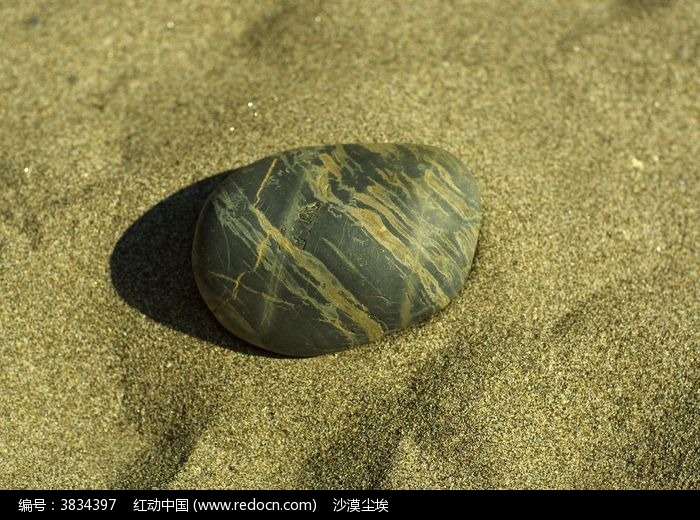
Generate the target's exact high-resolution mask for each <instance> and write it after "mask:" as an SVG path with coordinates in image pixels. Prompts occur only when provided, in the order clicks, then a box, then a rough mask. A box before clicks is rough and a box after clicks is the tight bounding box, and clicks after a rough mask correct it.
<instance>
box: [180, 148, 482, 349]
mask: <svg viewBox="0 0 700 520" xmlns="http://www.w3.org/2000/svg"><path fill="white" fill-rule="evenodd" d="M480 221H481V210H480V201H479V190H478V187H477V185H476V182H475V180H474V178H473V177H472V175H471V173H470V172H469V170H468V169H467V168H466V167H465V166H464V164H463V163H462V162H461V161H460V160H459V159H457V158H456V157H454V156H453V155H451V154H449V153H448V152H446V151H443V150H440V149H438V148H433V147H429V146H421V145H403V144H375V145H360V144H349V145H332V146H316V147H309V148H301V149H297V150H291V151H288V152H283V153H280V154H277V155H273V156H270V157H267V158H265V159H262V160H260V161H258V162H256V163H253V164H251V165H249V166H246V167H244V168H241V169H239V170H236V171H234V172H233V173H231V174H230V175H229V176H228V177H227V178H226V179H225V180H224V181H223V182H222V183H221V184H220V185H219V186H218V187H217V188H216V189H215V190H214V192H213V193H212V194H211V196H210V197H209V199H208V200H207V202H206V203H205V205H204V207H203V209H202V212H201V214H200V218H199V222H198V224H197V230H196V233H195V238H194V244H193V251H192V261H193V267H194V274H195V279H196V281H197V285H198V287H199V290H200V292H201V293H202V296H203V297H204V300H205V301H206V302H207V304H208V306H209V308H210V309H211V310H212V311H213V312H214V314H215V316H216V317H217V318H218V320H219V321H220V322H221V323H222V324H223V325H224V326H225V327H226V328H227V329H229V330H230V331H232V332H233V333H234V334H236V335H237V336H239V337H241V338H242V339H244V340H246V341H248V342H250V343H252V344H254V345H257V346H259V347H262V348H265V349H268V350H271V351H274V352H278V353H281V354H286V355H291V356H313V355H318V354H324V353H328V352H335V351H339V350H343V349H346V348H349V347H351V346H354V345H361V344H364V343H368V342H371V341H374V340H377V339H379V338H381V337H382V336H384V335H385V334H388V333H391V332H394V331H397V330H400V329H403V328H405V327H408V326H409V325H411V324H414V323H416V322H418V321H420V320H422V319H424V318H426V317H428V316H430V315H432V314H433V313H435V312H437V311H438V310H440V309H442V308H443V307H444V306H445V305H447V304H448V303H449V302H450V300H451V299H452V298H454V297H455V295H456V294H457V293H458V292H459V291H460V290H461V289H462V287H463V286H464V283H465V280H466V278H467V274H468V273H469V269H470V266H471V263H472V257H473V255H474V250H475V247H476V241H477V235H478V231H479V225H480Z"/></svg>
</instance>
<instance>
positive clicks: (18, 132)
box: [0, 0, 700, 488]
mask: <svg viewBox="0 0 700 520" xmlns="http://www.w3.org/2000/svg"><path fill="white" fill-rule="evenodd" d="M232 4H233V5H232ZM0 34H2V35H3V38H2V39H3V45H2V48H1V49H0V93H1V95H0V116H1V117H2V120H3V121H4V122H5V124H4V125H2V127H0V295H1V296H2V297H1V298H0V356H1V358H0V361H1V363H2V369H1V371H0V382H1V384H2V394H1V395H0V414H1V415H2V417H4V420H3V421H1V422H0V487H10V488H20V487H39V488H75V487H80V488H83V487H98V488H102V487H108V488H122V487H129V488H144V487H156V488H185V487H187V488H189V487H199V488H212V487H213V488H218V487H222V488H280V487H283V488H328V487H341V488H350V487H352V488H370V487H376V488H385V487H389V488H406V487H407V488H472V487H477V488H480V487H488V488H491V487H506V488H508V487H554V488H557V487H613V488H617V487H621V488H627V487H642V488H646V487H653V488H656V487H663V488H666V487H683V488H697V487H700V398H699V392H700V347H699V346H698V345H700V334H699V333H698V330H699V329H700V298H699V293H698V286H697V283H698V279H699V278H700V256H699V255H698V249H697V244H698V239H699V238H700V237H699V236H698V235H699V230H700V226H699V225H698V224H699V222H698V220H699V218H698V202H697V201H698V200H700V171H699V168H698V157H700V101H699V100H700V87H699V86H698V80H697V70H698V63H699V62H700V55H699V52H700V36H699V35H700V3H698V2H693V1H680V0H676V1H672V0H669V1H643V0H639V1H635V0H627V1H620V0H610V1H597V0H596V1H594V0H590V1H587V0H580V1H575V2H570V1H558V2H555V1H544V0H543V1H533V2H516V1H494V2H482V1H461V2H427V1H426V2H422V1H418V2H415V3H412V4H411V8H408V7H407V5H404V4H402V3H400V4H394V3H390V2H371V1H364V2H356V1H341V2H330V1H329V2H325V1H308V2H294V3H286V2H270V1H261V0H255V1H243V2H235V3H231V2H223V1H222V2H182V3H173V2H165V1H152V2H134V3H133V5H132V4H131V3H129V5H128V6H123V3H122V2H87V1H85V2H74V3H72V4H70V5H69V4H68V3H63V2H49V1H46V2H43V1H35V2H10V3H5V4H3V5H2V6H0ZM337 142H417V143H425V144H428V145H434V146H439V147H441V148H444V149H445V150H448V151H450V152H451V153H453V154H455V155H456V156H458V157H459V158H460V159H462V160H463V161H464V162H465V163H466V164H467V165H468V166H469V167H470V169H471V170H472V171H473V172H474V175H475V177H476V179H477V181H478V182H479V184H480V188H481V195H482V211H483V223H482V228H481V235H480V238H479V244H478V247H477V252H476V257H475V263H474V268H473V270H472V273H471V274H470V276H469V279H468V281H467V285H466V287H465V289H464V290H463V291H462V292H461V293H460V294H459V296H458V297H457V298H456V299H455V301H454V302H453V303H452V304H450V305H449V306H448V307H447V308H446V309H445V310H444V311H442V312H440V313H438V314H437V315H436V316H434V317H433V318H431V319H430V320H428V321H426V322H424V323H422V324H420V325H419V326H417V327H413V328H411V329H409V330H407V331H404V332H401V333H398V334H395V335H392V336H390V337H388V338H386V339H384V340H382V341H380V342H378V343H374V344H371V345H369V346H365V347H361V348H357V349H354V350H350V351H347V352H343V353H339V354H333V355H328V356H322V357H317V358H312V359H288V358H284V357H278V356H273V355H268V354H265V353H264V352H262V351H260V350H258V349H256V348H254V347H252V346H250V345H247V344H245V343H243V342H242V341H240V340H237V339H236V338H234V337H232V336H231V335H229V334H228V333H227V332H226V331H225V330H224V329H223V328H222V327H221V326H219V325H218V324H217V322H216V320H215V319H214V318H213V317H212V316H210V314H209V313H208V311H207V309H206V306H205V305H204V303H203V302H202V301H201V299H200V297H199V295H198V294H197V291H196V287H195V285H194V282H193V279H192V277H191V272H190V258H189V255H190V242H191V231H192V230H193V227H194V219H195V218H196V215H197V211H198V207H199V205H200V204H201V203H202V202H203V200H204V198H205V197H206V194H207V193H208V192H209V190H211V189H212V188H213V187H214V186H215V185H216V183H217V182H218V181H219V180H220V179H221V178H222V175H223V174H222V172H227V171H229V170H231V169H233V168H237V167H240V166H243V165H246V164H249V163H251V162H253V161H254V160H256V159H259V158H262V157H265V156H267V155H270V154H272V153H275V152H278V151H280V150H284V149H289V148H294V147H299V146H309V145H316V144H323V143H337Z"/></svg>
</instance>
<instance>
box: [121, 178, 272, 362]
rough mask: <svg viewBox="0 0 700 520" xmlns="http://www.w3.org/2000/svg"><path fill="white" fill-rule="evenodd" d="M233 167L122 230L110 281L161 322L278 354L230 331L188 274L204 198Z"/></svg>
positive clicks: (180, 193) (204, 336) (242, 348)
mask: <svg viewBox="0 0 700 520" xmlns="http://www.w3.org/2000/svg"><path fill="white" fill-rule="evenodd" d="M231 173H232V171H226V172H222V173H219V174H217V175H214V176H212V177H209V178H207V179H204V180H201V181H198V182H196V183H194V184H191V185H190V186H187V187H186V188H183V189H181V190H180V191H178V192H176V193H174V194H173V195H170V196H169V197H167V198H166V199H164V200H162V201H161V202H159V203H158V204H156V205H155V206H153V207H152V208H151V209H149V210H148V211H147V212H146V213H144V214H143V215H142V216H141V217H139V218H138V219H137V220H136V221H135V222H134V223H133V224H132V225H131V226H129V228H128V229H127V230H126V231H125V232H124V234H123V235H122V236H121V238H120V239H119V241H118V242H117V244H116V245H115V247H114V250H113V251H112V255H111V257H110V271H111V278H112V284H113V285H114V288H115V289H116V290H117V293H118V294H119V296H121V297H122V298H123V299H124V301H126V302H127V303H128V304H129V305H131V306H132V307H134V308H136V309H138V310H139V311H140V312H142V313H143V314H145V315H146V316H148V317H149V318H151V319H152V320H155V321H157V322H159V323H162V324H164V325H167V326H168V327H170V328H172V329H174V330H178V331H181V332H184V333H185V334H188V335H190V336H193V337H196V338H199V339H203V340H205V341H208V342H210V343H214V344H216V345H219V346H223V347H226V348H230V349H233V350H238V351H241V352H245V353H248V354H255V355H264V356H272V357H278V356H276V355H273V354H268V353H267V352H265V351H263V350H262V349H259V348H257V347H254V346H253V345H250V344H248V343H246V342H244V341H243V340H241V339H239V338H237V337H235V336H234V335H233V334H231V333H230V332H228V331H227V330H226V329H225V328H224V327H223V326H221V325H220V324H219V322H218V321H217V320H216V318H214V316H213V314H212V313H211V312H210V311H209V309H208V308H207V306H206V304H205V303H204V301H203V300H202V298H201V296H200V294H199V290H198V289H197V285H196V283H195V281H194V276H193V274H192V259H191V250H192V238H193V236H194V228H195V225H196V223H197V217H198V216H199V211H200V210H201V208H202V206H203V204H204V202H205V201H206V199H207V196H208V195H209V193H211V191H212V190H213V189H214V188H215V187H216V186H217V185H218V184H219V183H220V182H221V181H222V180H223V179H224V178H225V177H226V176H228V175H229V174H231Z"/></svg>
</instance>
